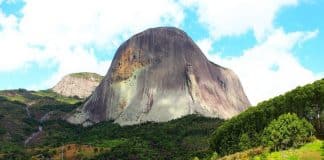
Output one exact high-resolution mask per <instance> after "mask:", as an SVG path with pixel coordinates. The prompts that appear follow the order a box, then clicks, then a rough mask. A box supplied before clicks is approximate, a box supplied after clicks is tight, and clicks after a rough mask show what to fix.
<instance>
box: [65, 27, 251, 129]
mask: <svg viewBox="0 0 324 160" xmlns="http://www.w3.org/2000/svg"><path fill="white" fill-rule="evenodd" d="M249 105H250V103H249V101H248V99H247V97H246V95H245V93H244V91H243V88H242V86H241V83H240V81H239V79H238V77H237V76H236V75H235V73H234V72H233V71H231V70H230V69H227V68H224V67H221V66H219V65H217V64H214V63H212V62H210V61H208V60H207V58H206V57H205V56H204V54H203V53H202V52H201V50H200V49H199V48H198V46H197V45H196V44H195V43H194V42H193V41H192V39H191V38H190V37H188V36H187V34H186V33H185V32H183V31H181V30H179V29H177V28H171V27H160V28H152V29H148V30H146V31H144V32H141V33H139V34H137V35H134V36H133V37H131V38H130V39H129V40H127V41H126V42H124V43H123V44H122V45H121V46H120V47H119V48H118V50H117V52H116V54H115V57H114V59H113V61H112V64H111V67H110V68H109V71H108V73H107V75H106V76H105V77H104V79H103V81H102V82H101V83H100V85H99V86H98V87H97V88H96V90H95V91H94V93H93V94H92V95H91V97H90V98H89V99H88V100H87V101H86V102H85V103H84V104H83V105H82V106H81V107H80V108H78V109H77V110H76V112H75V113H74V114H73V115H72V116H70V117H69V118H68V121H69V122H71V123H76V124H83V125H85V126H86V125H91V124H93V123H97V122H100V121H105V120H115V122H117V123H119V124H121V125H129V124H138V123H142V122H146V121H156V122H163V121H169V120H171V119H175V118H179V117H181V116H184V115H188V114H200V115H204V116H208V117H219V118H224V119H226V118H230V117H232V116H234V115H236V114H238V113H240V112H242V111H243V110H245V109H246V108H247V107H248V106H249Z"/></svg>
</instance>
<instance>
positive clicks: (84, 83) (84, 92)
mask: <svg viewBox="0 0 324 160" xmlns="http://www.w3.org/2000/svg"><path fill="white" fill-rule="evenodd" d="M102 78H103V77H102V76H100V75H98V74H96V73H88V72H82V73H73V74H69V75H66V76H64V77H63V79H62V80H61V81H60V82H59V83H58V84H56V85H55V86H54V87H53V88H52V90H53V91H54V92H56V93H58V94H61V95H64V96H71V97H72V96H78V97H80V98H86V97H88V96H89V95H91V93H92V92H93V91H94V90H95V88H96V87H97V86H98V85H99V83H100V81H101V80H102Z"/></svg>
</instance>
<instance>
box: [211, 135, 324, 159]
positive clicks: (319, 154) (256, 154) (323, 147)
mask: <svg viewBox="0 0 324 160" xmlns="http://www.w3.org/2000/svg"><path fill="white" fill-rule="evenodd" d="M236 159H239V160H250V159H251V160H322V159H324V141H323V140H315V141H313V142H310V143H307V144H305V145H304V146H302V147H300V148H298V149H289V150H283V151H277V152H269V151H267V149H263V148H254V149H249V150H246V151H242V152H238V153H235V154H232V155H228V156H225V157H222V158H219V159H218V160H236ZM211 160H216V159H211Z"/></svg>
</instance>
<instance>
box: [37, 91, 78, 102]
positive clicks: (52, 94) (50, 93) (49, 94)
mask: <svg viewBox="0 0 324 160" xmlns="http://www.w3.org/2000/svg"><path fill="white" fill-rule="evenodd" d="M32 94H33V95H35V96H39V97H49V98H54V99H55V100H56V101H59V102H62V103H67V104H76V103H79V102H81V101H82V99H79V98H75V97H65V96H62V95H59V94H57V93H55V92H53V91H51V90H41V91H37V92H32Z"/></svg>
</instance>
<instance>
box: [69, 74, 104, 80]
mask: <svg viewBox="0 0 324 160" xmlns="http://www.w3.org/2000/svg"><path fill="white" fill-rule="evenodd" d="M70 76H71V77H77V78H85V79H94V80H95V81H97V82H100V81H101V80H102V79H103V76H101V75H99V74H96V73H90V72H80V73H72V74H70Z"/></svg>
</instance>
